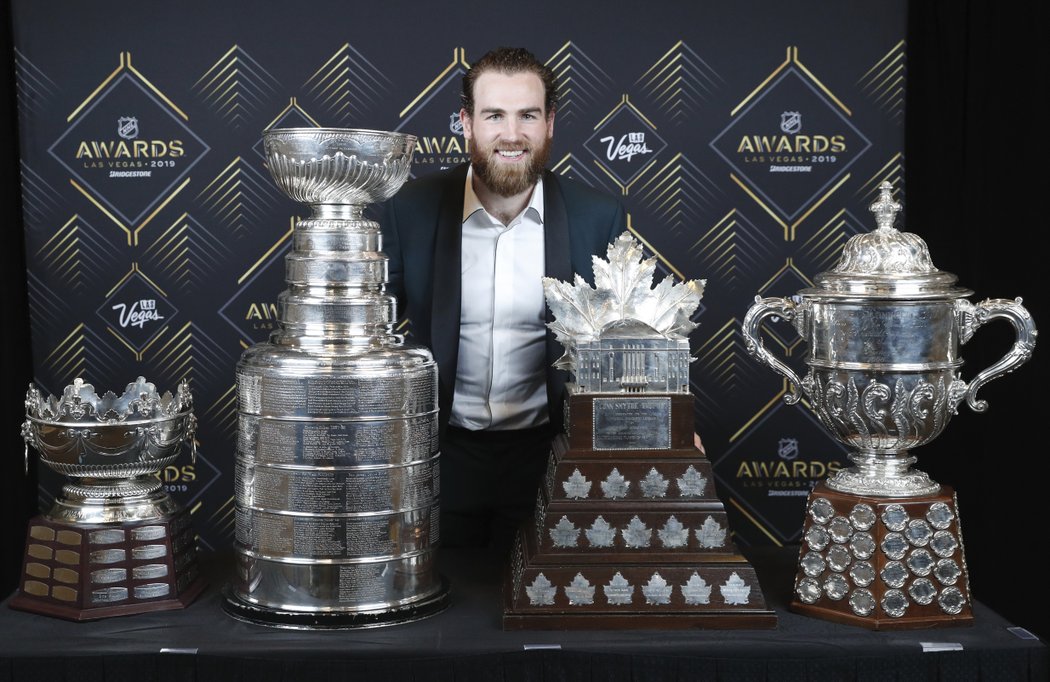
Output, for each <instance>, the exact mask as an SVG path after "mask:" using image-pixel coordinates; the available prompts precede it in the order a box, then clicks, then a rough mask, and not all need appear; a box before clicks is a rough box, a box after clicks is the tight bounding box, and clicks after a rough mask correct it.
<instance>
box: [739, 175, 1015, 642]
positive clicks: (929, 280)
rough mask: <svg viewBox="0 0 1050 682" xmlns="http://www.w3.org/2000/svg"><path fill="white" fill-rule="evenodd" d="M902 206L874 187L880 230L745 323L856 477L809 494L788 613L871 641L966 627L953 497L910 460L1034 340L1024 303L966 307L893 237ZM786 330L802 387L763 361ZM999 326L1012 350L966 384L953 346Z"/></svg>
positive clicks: (969, 617) (751, 347)
mask: <svg viewBox="0 0 1050 682" xmlns="http://www.w3.org/2000/svg"><path fill="white" fill-rule="evenodd" d="M899 210H900V205H899V204H898V203H897V202H895V201H894V200H893V193H892V187H891V185H890V184H889V183H883V184H882V186H881V187H880V196H879V199H878V200H877V201H876V202H875V203H873V204H872V205H871V211H872V212H873V213H874V214H875V216H876V220H877V224H878V227H877V229H876V230H874V231H872V232H869V233H865V234H859V235H855V236H853V237H851V238H850V240H849V241H848V242H847V244H846V246H845V247H844V249H843V252H842V255H841V257H840V259H839V262H838V264H837V265H836V266H835V268H833V269H832V270H831V271H829V272H826V273H822V274H820V275H818V276H817V278H816V286H814V287H812V288H809V289H804V290H802V291H800V292H799V299H800V302H798V303H796V302H794V301H792V300H791V299H787V298H760V297H756V302H755V304H754V305H753V306H752V307H751V309H750V310H749V311H748V313H747V315H746V317H745V318H744V323H743V331H744V337H745V340H746V342H747V347H748V351H749V352H750V353H751V354H752V355H754V356H756V357H757V358H758V360H760V361H761V362H763V363H765V364H766V365H768V366H769V367H771V368H772V369H774V370H775V371H777V372H778V373H780V374H782V375H783V376H784V377H786V378H787V380H788V381H789V382H790V383H791V385H792V387H793V389H794V391H793V393H791V394H789V395H787V396H785V401H786V402H788V403H789V404H792V403H796V402H798V400H799V399H800V398H801V397H802V393H803V392H804V394H805V396H806V398H807V399H808V401H809V404H810V406H811V407H812V409H813V410H814V412H815V413H816V414H817V416H818V417H819V418H820V421H821V423H822V424H823V425H824V427H825V428H827V429H828V431H830V432H831V434H832V435H833V436H834V437H835V438H836V439H837V440H838V441H839V442H840V443H843V444H844V445H846V446H848V447H850V448H851V449H852V450H853V452H852V453H851V454H850V455H849V458H850V460H852V462H853V464H854V466H852V467H850V468H848V469H842V470H840V471H838V472H837V473H835V474H834V475H833V476H831V477H830V478H829V479H827V480H826V481H823V482H821V483H818V484H817V485H816V486H815V487H814V489H813V491H812V492H811V493H810V496H809V500H808V504H807V507H806V509H807V515H806V519H805V524H804V527H803V539H804V543H803V546H802V547H801V549H800V556H799V562H798V571H797V574H796V577H795V590H794V598H793V602H792V604H791V608H792V609H793V610H795V611H798V612H800V613H804V614H807V615H811V616H816V617H820V618H826V619H828V620H834V621H838V622H845V623H850V624H853V625H860V626H862V627H867V628H870V629H905V628H928V627H937V626H946V625H968V624H970V623H972V622H973V610H972V604H971V598H970V589H969V584H968V576H967V571H966V560H965V557H964V556H963V541H962V533H961V530H960V526H959V510H958V507H957V504H956V498H955V493H954V492H953V490H952V489H951V488H950V487H948V486H946V485H941V484H938V483H937V482H935V481H932V480H931V479H930V477H929V476H928V475H927V474H926V473H924V472H922V471H919V470H917V469H913V468H912V466H911V465H912V464H913V463H914V462H915V457H914V456H912V455H910V454H909V450H910V449H911V448H915V447H918V446H920V445H924V444H926V443H928V442H930V441H931V440H933V439H934V438H936V437H937V436H938V435H939V434H940V433H941V431H942V430H943V429H944V427H945V426H946V425H947V424H948V420H949V419H950V418H951V416H952V415H953V414H955V413H956V408H957V406H958V405H959V403H960V402H962V401H963V400H964V399H965V400H966V403H967V404H968V405H969V406H970V409H972V410H973V411H975V412H984V411H985V410H986V409H987V407H988V406H987V403H986V402H985V401H983V400H977V398H976V393H977V390H978V389H979V388H980V387H981V386H983V385H984V384H986V383H987V382H989V381H991V380H992V379H995V378H997V377H999V376H1002V375H1003V374H1005V373H1007V372H1010V371H1013V370H1014V369H1016V368H1017V367H1018V366H1020V365H1021V364H1022V363H1024V362H1026V361H1027V360H1028V358H1029V357H1030V356H1031V353H1032V350H1033V348H1034V347H1035V340H1036V329H1035V324H1034V322H1033V321H1032V318H1031V316H1030V315H1029V314H1028V311H1027V310H1026V309H1025V308H1024V307H1023V306H1022V305H1021V300H1020V299H1017V300H1016V301H1010V300H1006V299H989V300H986V301H983V302H981V303H978V304H976V305H975V304H973V303H971V302H970V301H968V300H966V296H969V295H970V294H972V293H973V292H972V291H969V290H967V289H962V288H959V287H956V286H954V283H955V280H956V277H955V276H954V275H952V274H950V273H947V272H943V271H941V270H938V269H936V268H935V267H934V266H933V262H932V260H931V259H930V254H929V251H928V249H927V247H926V243H925V242H924V241H923V240H922V239H921V238H919V237H918V236H916V235H914V234H911V233H907V232H901V231H898V230H897V229H896V228H894V227H893V223H894V221H895V219H896V215H897V212H898V211H899ZM773 316H776V317H778V318H780V319H783V320H787V321H790V322H792V323H793V324H794V326H795V329H796V330H797V331H798V333H799V335H800V336H801V337H802V338H803V339H804V340H805V341H806V342H807V343H808V344H809V350H810V352H809V356H808V358H807V360H806V364H807V365H808V366H809V370H808V372H807V374H806V376H805V378H804V379H799V377H798V376H797V375H796V374H795V372H794V371H793V370H792V369H791V368H790V367H788V366H787V365H785V364H784V363H783V362H781V361H780V360H778V359H777V358H776V357H774V356H773V355H772V354H771V353H770V352H769V351H768V350H766V349H765V348H764V347H763V345H762V341H761V339H760V337H759V328H760V325H761V323H762V321H763V320H765V319H766V318H771V317H773ZM994 319H1005V320H1008V321H1009V322H1010V323H1011V324H1012V325H1013V327H1014V330H1015V332H1016V342H1015V344H1014V346H1013V348H1012V349H1011V350H1010V351H1009V352H1008V353H1007V354H1006V355H1005V356H1004V357H1003V358H1002V359H1001V360H999V362H997V363H995V364H994V365H992V366H990V367H988V368H987V369H985V370H983V371H981V372H979V373H977V374H976V376H974V378H973V379H972V380H971V381H970V382H969V384H967V383H966V382H964V381H962V380H961V379H960V378H959V369H960V367H961V366H962V364H963V361H962V358H961V357H960V356H959V346H960V345H961V344H964V343H966V342H967V341H968V340H969V339H970V338H971V337H972V336H973V334H974V332H975V331H976V330H977V329H978V328H979V327H980V326H982V325H983V324H985V323H986V322H988V321H990V320H994Z"/></svg>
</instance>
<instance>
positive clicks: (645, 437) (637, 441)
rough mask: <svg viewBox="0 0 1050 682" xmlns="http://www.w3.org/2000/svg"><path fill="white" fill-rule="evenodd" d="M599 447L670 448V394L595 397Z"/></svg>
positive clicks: (594, 437)
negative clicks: (651, 396) (665, 396)
mask: <svg viewBox="0 0 1050 682" xmlns="http://www.w3.org/2000/svg"><path fill="white" fill-rule="evenodd" d="M593 403H594V420H593V422H594V431H593V434H592V435H593V444H594V449H595V450H669V449H670V448H671V399H670V398H628V397H617V398H595V399H594V401H593Z"/></svg>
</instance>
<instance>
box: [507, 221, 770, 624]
mask: <svg viewBox="0 0 1050 682" xmlns="http://www.w3.org/2000/svg"><path fill="white" fill-rule="evenodd" d="M593 263H594V282H595V286H594V287H593V288H592V287H591V286H590V285H589V284H588V283H587V282H586V281H584V279H583V278H582V277H580V276H579V275H577V276H576V281H575V283H574V284H569V283H567V282H560V281H558V280H555V279H551V278H545V279H544V282H543V284H544V292H545V294H546V297H547V304H548V305H549V306H550V309H551V312H552V313H553V316H554V321H553V322H551V323H550V325H549V326H550V328H551V330H552V331H554V333H555V336H556V338H557V339H558V341H559V342H561V344H562V345H563V346H564V347H565V354H564V355H563V356H562V358H561V359H560V360H559V361H558V362H557V364H556V366H558V367H560V368H562V369H566V370H568V371H569V372H570V373H571V374H572V378H573V382H572V383H570V384H568V387H567V390H568V395H567V400H566V419H565V422H566V432H565V433H561V434H558V436H557V437H556V439H555V441H554V445H553V448H552V453H551V456H550V460H549V463H548V468H547V475H546V479H545V481H544V483H543V485H542V486H541V488H540V490H539V495H538V500H537V503H536V514H535V518H534V520H533V522H531V523H528V524H526V525H525V526H523V527H522V528H521V529H520V530H519V532H518V536H517V539H516V544H515V546H514V550H513V553H512V560H511V567H510V570H509V572H508V576H507V581H506V585H505V588H504V592H505V605H504V615H503V627H504V629H507V630H510V629H559V630H564V629H576V628H581V629H603V630H607V629H638V628H654V629H682V628H773V627H775V626H776V614H775V613H774V612H773V610H772V609H769V608H767V606H766V603H765V599H764V597H763V595H762V591H761V589H760V587H759V584H758V579H757V577H756V575H755V571H754V569H753V568H752V567H751V565H750V564H749V563H748V562H747V560H746V559H745V558H744V557H743V556H742V555H741V554H740V553H739V552H738V551H737V549H736V547H735V546H734V544H733V541H732V537H731V535H730V533H729V523H728V519H727V518H726V512H725V507H724V506H723V505H722V502H721V501H720V500H719V498H718V495H717V491H716V490H715V487H714V480H713V477H712V475H711V463H710V462H709V461H708V459H707V458H706V457H705V456H704V454H703V453H702V452H701V451H700V450H699V449H697V447H696V446H695V445H694V442H693V410H694V398H693V395H692V393H691V392H690V389H689V363H690V361H691V355H690V352H689V339H688V335H689V332H690V331H692V330H693V329H694V328H695V327H696V324H695V323H694V322H692V320H691V319H690V317H691V316H692V314H693V313H694V311H695V310H696V308H697V307H698V306H699V304H700V298H701V296H702V295H703V291H704V287H705V284H706V282H705V280H692V281H688V282H678V283H675V282H673V281H672V278H671V277H668V278H665V279H664V280H663V281H661V282H660V283H659V284H657V285H656V286H655V287H653V286H652V281H653V274H654V271H655V268H656V259H655V258H645V257H644V254H643V252H642V247H641V244H639V243H638V242H637V241H636V240H635V239H634V238H633V237H632V236H631V233H630V232H624V233H623V234H622V235H620V236H619V237H618V238H617V239H616V240H615V241H614V242H613V243H612V244H610V245H609V248H608V260H602V259H600V258H598V257H595V258H594V259H593Z"/></svg>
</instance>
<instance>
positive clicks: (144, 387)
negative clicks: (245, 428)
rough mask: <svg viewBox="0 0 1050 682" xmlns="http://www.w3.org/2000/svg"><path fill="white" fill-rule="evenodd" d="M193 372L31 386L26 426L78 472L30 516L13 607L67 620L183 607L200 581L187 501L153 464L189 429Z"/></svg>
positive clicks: (170, 454)
mask: <svg viewBox="0 0 1050 682" xmlns="http://www.w3.org/2000/svg"><path fill="white" fill-rule="evenodd" d="M196 423H197V422H196V418H195V417H194V415H193V400H192V397H191V395H190V388H189V384H188V383H186V381H183V382H182V383H180V384H179V386H178V390H177V391H176V393H175V395H172V394H171V393H164V394H163V395H161V394H160V393H158V392H157V389H156V387H155V386H154V385H153V384H151V383H149V382H147V381H146V380H145V379H144V378H143V377H139V378H138V379H136V380H135V382H133V383H131V384H128V385H127V387H126V388H125V390H124V393H123V394H121V395H120V396H117V395H116V394H114V393H112V392H106V393H105V394H104V395H102V396H101V397H99V395H98V394H96V393H95V388H94V386H92V385H91V384H85V383H84V382H83V380H81V379H76V380H75V381H74V382H73V383H72V384H70V385H68V386H66V387H65V389H64V390H63V392H62V395H61V396H60V397H56V396H47V397H44V396H43V395H42V394H41V393H40V391H39V390H37V388H36V387H35V386H30V387H29V390H28V392H27V393H26V419H25V422H24V423H23V424H22V436H23V438H24V439H25V441H26V465H27V467H28V463H29V460H28V457H29V446H32V447H33V448H34V449H35V450H36V451H37V452H38V453H39V455H40V461H41V462H43V463H44V464H46V465H47V466H48V467H49V468H51V469H52V470H54V471H56V472H57V473H59V474H62V475H64V476H69V477H70V478H72V479H74V482H72V483H69V484H66V485H65V486H63V488H62V494H61V495H60V496H58V497H57V498H56V499H55V503H54V504H53V505H52V507H51V508H50V509H49V510H48V511H47V512H45V513H44V514H42V515H40V516H36V517H34V518H32V519H30V521H29V528H28V534H27V538H26V548H25V558H24V560H23V563H22V575H21V579H20V582H19V588H18V593H17V594H16V595H15V596H14V597H13V598H12V599H11V602H10V605H11V607H12V608H15V609H19V610H23V611H32V612H35V613H41V614H44V615H48V616H55V617H58V618H64V619H67V620H78V621H79V620H95V619H99V618H107V617H110V616H124V615H130V614H134V613H143V612H147V611H161V610H167V609H179V608H183V607H184V606H186V605H187V604H189V603H190V602H191V601H192V600H193V599H194V598H196V597H197V595H199V594H200V592H201V590H202V589H203V588H204V580H203V579H202V578H201V577H200V572H199V570H198V565H197V542H196V534H195V532H194V530H193V528H192V525H191V522H190V512H189V510H187V509H186V508H184V507H183V506H182V505H180V504H179V503H178V502H176V501H175V500H174V499H173V498H172V497H171V495H169V494H168V492H167V491H165V490H164V489H163V487H162V486H161V483H160V480H159V479H158V478H157V476H156V474H157V473H158V472H160V471H161V470H162V469H163V468H164V467H165V466H167V465H169V464H171V463H172V462H174V461H175V460H176V459H177V458H178V456H179V453H180V452H181V451H182V445H183V443H189V444H190V445H191V447H192V453H193V455H192V456H193V457H194V459H196V453H197V451H196V446H195V443H194V440H193V435H194V432H195V430H196Z"/></svg>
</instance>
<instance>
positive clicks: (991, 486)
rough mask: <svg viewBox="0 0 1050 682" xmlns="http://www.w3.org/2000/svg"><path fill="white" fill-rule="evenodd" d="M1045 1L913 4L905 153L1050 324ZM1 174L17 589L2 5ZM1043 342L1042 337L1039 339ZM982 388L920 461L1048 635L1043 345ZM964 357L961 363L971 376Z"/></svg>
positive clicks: (1015, 607) (974, 554)
mask: <svg viewBox="0 0 1050 682" xmlns="http://www.w3.org/2000/svg"><path fill="white" fill-rule="evenodd" d="M1047 14H1048V11H1047V9H1046V5H1045V4H1044V3H1028V2H1020V1H1009V2H1002V1H1000V2H993V1H992V0H973V1H970V2H967V1H965V0H924V1H923V2H912V3H910V6H909V16H908V36H907V54H908V86H907V94H906V110H907V118H906V127H905V135H906V142H905V157H906V185H907V189H908V191H907V201H908V205H907V207H906V212H907V229H908V231H912V232H915V233H918V234H920V235H921V236H922V237H923V238H924V239H925V241H926V242H927V244H928V245H929V248H930V252H931V254H932V255H933V258H934V263H935V264H936V265H937V266H938V267H939V268H941V269H943V270H947V271H949V272H952V273H954V274H956V275H958V277H959V283H960V284H961V285H963V286H966V287H967V288H970V289H972V290H973V291H974V292H975V293H974V295H973V296H972V297H971V300H973V301H975V302H977V301H980V300H983V299H985V298H988V297H1013V296H1017V295H1022V294H1023V295H1024V297H1025V298H1024V305H1025V307H1026V308H1027V309H1028V310H1029V311H1030V312H1031V313H1032V315H1033V316H1034V318H1035V321H1036V324H1037V325H1042V326H1043V327H1047V326H1048V325H1050V322H1048V321H1047V320H1048V319H1050V318H1047V317H1046V316H1045V311H1046V297H1047V295H1048V288H1047V287H1046V286H1045V285H1044V284H1043V281H1044V278H1045V276H1046V273H1047V270H1048V268H1047V266H1046V263H1045V258H1044V252H1043V248H1042V244H1043V243H1044V242H1045V240H1046V238H1045V236H1044V234H1043V232H1044V231H1045V229H1046V226H1047V223H1048V218H1047V200H1046V196H1047V188H1048V187H1050V184H1048V182H1047V181H1048V180H1050V173H1047V172H1046V170H1045V167H1046V163H1047V158H1046V153H1045V145H1044V144H1043V142H1042V140H1043V139H1044V130H1045V127H1046V126H1045V124H1044V123H1043V122H1044V120H1045V119H1046V111H1045V109H1043V108H1042V107H1043V104H1042V103H1043V101H1045V96H1046V94H1047V82H1048V80H1047V73H1050V71H1048V67H1050V60H1048V47H1047V42H1046V40H1045V36H1044V35H1043V31H1044V30H1045V27H1046V26H1047V19H1048V16H1047ZM0 22H2V25H0V41H2V45H0V50H2V52H3V54H4V55H5V57H6V59H7V64H6V66H5V67H4V68H3V69H2V75H0V140H2V141H3V144H2V146H0V174H2V175H0V187H3V188H4V189H3V194H2V196H3V199H4V201H3V206H2V208H0V211H2V212H3V217H4V218H5V220H4V221H3V223H2V224H3V227H4V233H5V234H4V236H5V242H4V248H3V255H2V258H3V259H4V263H3V268H2V269H0V277H2V280H3V283H2V287H3V288H2V291H3V294H4V296H3V322H2V325H0V330H2V331H0V337H2V338H3V353H2V364H3V375H2V384H0V387H2V389H3V390H2V391H0V393H2V395H0V401H2V403H0V414H4V415H7V417H6V418H4V419H2V420H0V443H3V445H4V446H5V447H4V448H3V449H2V450H0V453H2V454H0V462H2V463H0V499H2V503H0V519H2V521H0V547H2V548H3V550H2V552H0V556H2V557H3V560H2V565H0V588H2V591H3V593H5V594H6V593H8V592H10V591H11V590H12V589H14V586H15V583H16V577H17V573H18V571H19V569H20V560H21V557H20V554H21V549H22V547H23V535H24V528H25V521H26V520H27V519H28V518H29V516H30V515H31V514H33V513H35V508H34V506H35V498H36V494H35V491H36V481H35V480H34V478H33V475H34V472H33V467H30V472H29V475H26V474H24V473H23V443H22V439H21V438H20V436H19V432H18V427H19V424H20V423H21V419H22V415H23V414H24V408H23V406H22V398H23V396H24V387H25V386H27V385H28V383H29V381H30V379H31V377H32V371H31V367H32V361H31V354H30V351H29V339H28V329H29V324H28V306H27V302H26V292H25V288H26V283H25V275H24V268H25V260H24V248H23V230H22V214H21V208H20V204H19V191H18V187H19V184H18V183H19V171H18V168H19V164H18V149H17V140H18V136H17V131H16V125H17V124H16V121H17V117H16V104H15V79H14V75H13V64H14V60H13V50H12V42H11V17H10V14H9V10H6V9H5V10H4V11H3V12H2V16H0ZM1012 338H1013V335H1012V331H1011V330H1010V328H1009V325H1005V324H994V325H989V326H988V328H987V331H986V330H984V329H982V332H981V333H980V334H978V335H976V336H975V338H974V339H973V340H972V341H971V342H970V343H969V344H967V346H966V347H965V350H964V353H963V355H964V358H965V359H966V362H967V366H966V368H965V369H964V372H963V374H964V376H972V372H973V371H975V370H976V369H980V368H983V367H986V366H988V365H990V364H991V363H993V362H994V361H995V360H996V359H997V358H998V357H1000V356H1002V355H1003V353H1005V352H1006V351H1007V349H1008V348H1009V346H1010V344H1011V342H1012ZM1044 345H1045V342H1044ZM1048 353H1050V350H1048V349H1047V348H1044V347H1039V346H1037V348H1036V351H1035V354H1034V356H1033V358H1032V360H1031V361H1030V362H1029V364H1027V365H1025V366H1024V367H1023V368H1022V369H1021V370H1019V371H1018V372H1017V373H1016V374H1014V375H1011V376H1010V377H1008V378H1007V379H1005V380H1003V381H996V382H993V383H991V384H989V385H988V386H986V387H985V388H983V389H982V392H981V397H983V398H984V399H986V400H988V402H989V403H990V405H991V407H990V409H989V411H988V412H987V413H985V414H981V415H977V414H973V413H970V411H969V410H968V408H966V407H965V406H961V407H960V415H959V417H958V418H955V419H953V421H952V422H951V424H950V427H949V428H948V429H947V430H946V431H945V433H944V434H943V435H942V436H941V437H939V438H938V439H937V440H936V441H935V442H934V443H932V444H930V445H928V446H926V447H924V448H923V450H922V452H921V453H920V455H921V456H920V468H922V469H923V470H925V471H927V472H928V473H930V475H931V476H932V477H933V478H934V479H935V480H937V481H939V482H941V483H944V484H947V485H950V486H953V487H954V488H955V490H956V492H957V494H958V499H959V508H960V514H961V520H962V528H963V536H964V541H965V543H966V547H965V550H966V558H967V561H968V564H969V569H970V584H971V589H972V592H973V596H974V597H975V598H976V599H978V600H980V601H982V602H984V603H986V604H988V605H990V606H991V607H993V608H994V609H996V610H997V611H998V612H1000V613H1001V614H1003V615H1004V616H1005V617H1006V618H1008V619H1010V620H1012V621H1013V622H1014V623H1016V624H1018V625H1021V626H1023V627H1026V628H1027V629H1028V630H1030V631H1032V632H1034V633H1036V634H1038V635H1040V636H1042V637H1043V638H1044V639H1045V638H1047V637H1050V627H1048V623H1050V618H1048V617H1047V610H1048V609H1050V599H1048V598H1047V590H1048V589H1050V585H1048V583H1050V581H1048V579H1047V570H1046V565H1047V564H1046V560H1045V558H1043V557H1045V554H1046V547H1045V544H1046V543H1045V538H1046V532H1047V531H1046V523H1047V522H1048V521H1050V519H1048V515H1047V514H1046V513H1044V502H1045V500H1046V499H1047V498H1050V481H1048V477H1047V476H1046V475H1045V474H1044V473H1043V472H1045V471H1046V465H1045V462H1044V459H1045V457H1046V452H1047V450H1046V438H1045V434H1046V432H1045V431H1044V430H1043V428H1042V425H1043V424H1044V422H1042V419H1045V418H1047V417H1046V416H1044V415H1043V413H1042V410H1041V407H1042V406H1043V404H1044V402H1045V400H1046V398H1045V395H1046V381H1047V379H1048V378H1050V377H1048V373H1047V370H1046V367H1047V354H1048ZM966 370H969V372H970V374H968V373H967V371H966Z"/></svg>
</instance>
